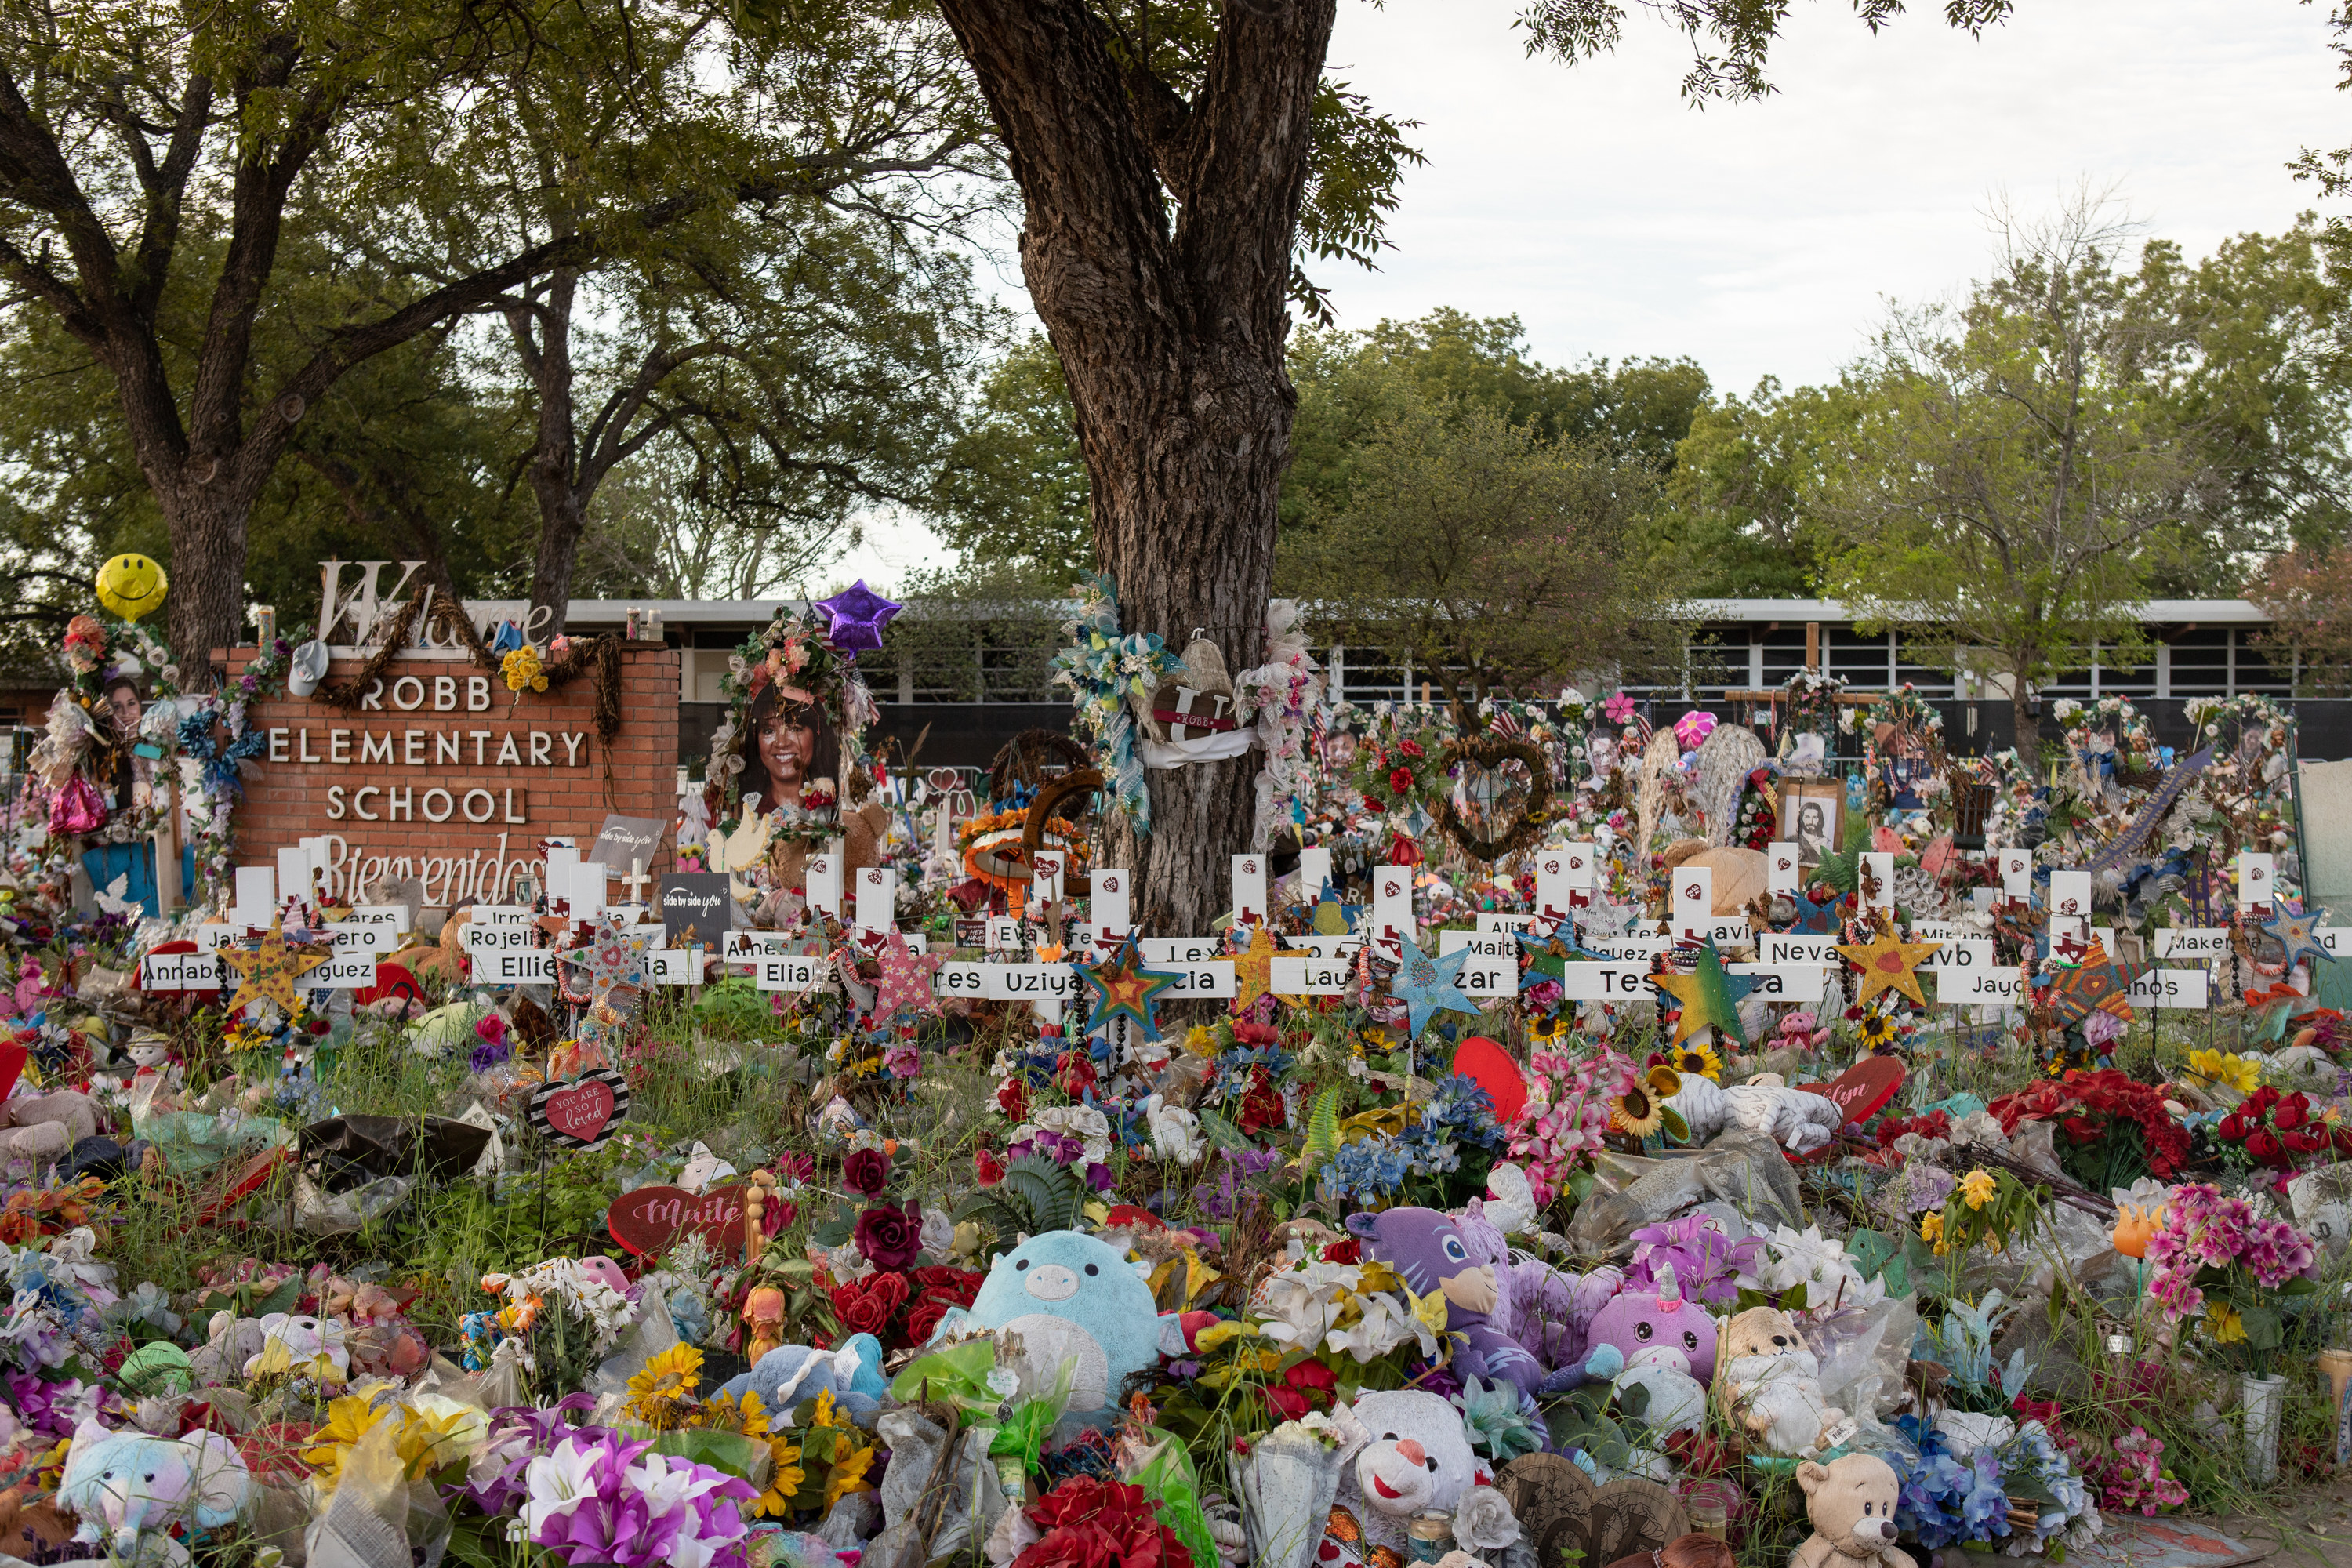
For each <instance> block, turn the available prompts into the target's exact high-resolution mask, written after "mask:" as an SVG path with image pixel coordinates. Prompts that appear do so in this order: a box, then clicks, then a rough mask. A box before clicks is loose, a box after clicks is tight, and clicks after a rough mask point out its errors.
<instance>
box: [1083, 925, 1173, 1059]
mask: <svg viewBox="0 0 2352 1568" xmlns="http://www.w3.org/2000/svg"><path fill="white" fill-rule="evenodd" d="M1078 977H1079V978H1080V979H1082V980H1084V981H1085V982H1086V983H1087V990H1089V991H1091V992H1093V993H1094V1008H1093V1010H1092V1011H1091V1012H1090V1013H1088V1014H1087V1034H1089V1035H1094V1034H1100V1033H1102V1032H1103V1031H1105V1030H1107V1029H1108V1028H1109V1027H1110V1021H1111V1020H1112V1019H1113V1018H1131V1019H1133V1020H1134V1021H1135V1026H1136V1027H1137V1028H1139V1029H1141V1030H1142V1031H1143V1037H1144V1038H1145V1039H1147V1040H1156V1039H1158V1038H1159V1037H1160V1023H1159V1020H1158V1019H1156V1018H1154V1017H1153V1016H1151V1005H1152V1001H1153V999H1154V998H1155V997H1157V996H1158V995H1159V994H1160V993H1161V992H1162V991H1165V990H1167V989H1168V988H1169V987H1170V986H1171V985H1173V984H1176V983H1177V982H1178V981H1179V980H1181V979H1182V978H1183V976H1182V975H1181V974H1171V973H1165V972H1163V971H1160V970H1156V969H1146V968H1144V967H1143V952H1142V950H1141V949H1140V948H1139V947H1138V946H1136V943H1135V937H1134V935H1133V933H1131V932H1130V933H1129V936H1128V939H1127V941H1126V942H1123V943H1122V944H1120V947H1119V950H1118V956H1116V957H1114V958H1109V959H1106V960H1105V961H1104V962H1102V963H1097V964H1095V965H1092V966H1091V967H1087V966H1081V967H1080V968H1079V970H1078Z"/></svg>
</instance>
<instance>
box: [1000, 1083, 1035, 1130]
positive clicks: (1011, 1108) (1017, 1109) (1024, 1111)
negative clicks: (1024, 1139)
mask: <svg viewBox="0 0 2352 1568" xmlns="http://www.w3.org/2000/svg"><path fill="white" fill-rule="evenodd" d="M996 1109H997V1110H1002V1111H1003V1112H1004V1114H1005V1115H1007V1116H1009V1117H1011V1118H1012V1119H1013V1121H1028V1120H1029V1086H1028V1085H1026V1084H1024V1083H1023V1082H1022V1081H1021V1080H1020V1079H1017V1078H1008V1079H1005V1080H1004V1081H1003V1083H1000V1084H998V1085H997V1086H996Z"/></svg>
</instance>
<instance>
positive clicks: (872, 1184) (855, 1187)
mask: <svg viewBox="0 0 2352 1568" xmlns="http://www.w3.org/2000/svg"><path fill="white" fill-rule="evenodd" d="M841 1182H842V1185H844V1186H845V1187H847V1188H848V1189H849V1190H850V1191H851V1192H853V1193H856V1194H857V1195H858V1196H859V1197H861V1198H870V1197H873V1196H875V1195H877V1194H879V1193H880V1192H881V1191H882V1189H883V1188H884V1187H887V1186H888V1185H889V1184H890V1156H889V1155H887V1154H885V1153H884V1152H882V1151H881V1150H879V1149H857V1150H853V1151H852V1152H850V1156H849V1158H848V1159H846V1160H844V1161H843V1162H842V1163H841Z"/></svg>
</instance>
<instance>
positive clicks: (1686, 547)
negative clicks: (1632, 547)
mask: <svg viewBox="0 0 2352 1568" xmlns="http://www.w3.org/2000/svg"><path fill="white" fill-rule="evenodd" d="M1851 407H1852V400H1851V398H1850V396H1849V395H1847V392H1846V389H1844V388H1843V387H1832V388H1826V389H1825V388H1821V387H1811V386H1801V387H1798V388H1797V389H1796V390H1795V391H1793V392H1790V391H1784V390H1783V389H1782V388H1781V385H1780V383H1779V382H1778V381H1776V380H1774V379H1773V378H1771V377H1769V376H1767V377H1766V378H1765V379H1764V380H1763V381H1761V382H1759V384H1757V387H1756V390H1755V391H1754V392H1752V393H1750V394H1749V395H1748V396H1747V397H1746V398H1739V397H1727V398H1725V399H1724V400H1723V401H1722V402H1721V403H1719V404H1714V405H1708V406H1706V407H1702V408H1701V409H1699V410H1698V412H1697V413H1696V416H1693V418H1692V420H1691V426H1690V434H1689V435H1688V436H1687V437H1685V438H1684V439H1683V441H1682V443H1681V445H1680V447H1678V448H1677V451H1676V463H1675V469H1674V472H1673V473H1672V474H1671V475H1670V476H1669V477H1668V479H1667V481H1666V493H1665V504H1664V505H1662V506H1661V507H1659V508H1658V509H1657V510H1656V511H1655V512H1654V513H1653V514H1652V516H1651V518H1650V519H1649V521H1648V522H1647V524H1646V526H1645V527H1644V529H1643V548H1644V550H1645V551H1646V552H1647V553H1648V555H1649V557H1650V559H1651V561H1652V562H1653V563H1654V567H1655V569H1656V570H1657V571H1658V572H1660V573H1661V574H1664V575H1665V576H1666V577H1668V578H1669V579H1670V580H1671V581H1673V582H1674V583H1675V584H1676V586H1677V587H1679V588H1680V589H1681V590H1682V592H1684V593H1685V594H1686V595H1690V596H1692V597H1695V598H1734V599H1738V598H1759V599H1782V598H1787V599H1801V598H1808V597H1811V596H1812V595H1813V594H1814V593H1815V592H1816V591H1817V589H1818V586H1819V584H1818V581H1817V577H1818V573H1819V557H1820V554H1821V552H1822V548H1823V545H1824V542H1825V535H1824V533H1823V531H1822V528H1821V526H1820V524H1819V522H1818V521H1816V520H1815V519H1814V517H1813V513H1812V508H1811V500H1812V498H1813V497H1814V496H1815V495H1817V494H1818V493H1819V492H1820V490H1821V488H1822V483H1823V478H1824V472H1823V464H1824V462H1825V461H1826V460H1827V459H1828V458H1829V456H1830V452H1831V439H1832V437H1833V436H1834V434H1835V432H1836V430H1837V428H1838V426H1839V425H1840V424H1841V423H1842V422H1843V421H1844V420H1846V419H1847V418H1849V417H1850V411H1851Z"/></svg>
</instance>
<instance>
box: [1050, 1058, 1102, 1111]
mask: <svg viewBox="0 0 2352 1568" xmlns="http://www.w3.org/2000/svg"><path fill="white" fill-rule="evenodd" d="M1055 1068H1057V1069H1059V1071H1060V1073H1061V1083H1062V1092H1063V1093H1064V1094H1066V1095H1068V1096H1069V1097H1070V1098H1071V1099H1072V1100H1081V1099H1084V1098H1085V1096H1086V1092H1087V1090H1088V1089H1092V1088H1094V1086H1095V1082H1096V1078H1095V1064H1094V1060H1093V1058H1090V1057H1088V1056H1087V1053H1086V1052H1084V1051H1064V1052H1063V1053H1062V1059H1061V1060H1060V1061H1058V1062H1056V1063H1055Z"/></svg>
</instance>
